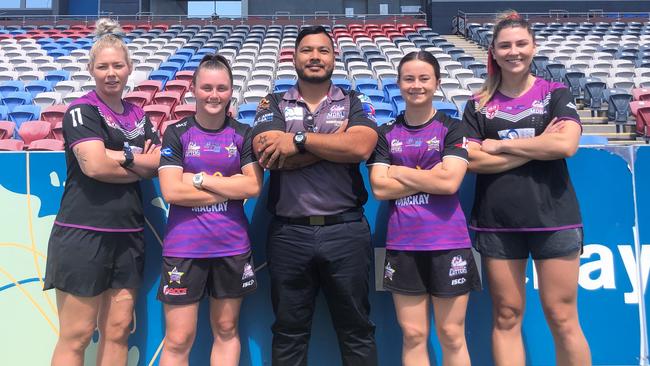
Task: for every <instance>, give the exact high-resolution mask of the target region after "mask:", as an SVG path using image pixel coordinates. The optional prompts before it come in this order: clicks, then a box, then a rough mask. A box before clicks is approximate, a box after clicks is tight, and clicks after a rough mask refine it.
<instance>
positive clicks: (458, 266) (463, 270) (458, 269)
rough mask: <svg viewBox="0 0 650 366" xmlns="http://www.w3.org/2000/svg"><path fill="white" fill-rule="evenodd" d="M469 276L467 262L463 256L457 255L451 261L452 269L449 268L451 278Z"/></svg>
mask: <svg viewBox="0 0 650 366" xmlns="http://www.w3.org/2000/svg"><path fill="white" fill-rule="evenodd" d="M462 274H467V261H466V260H464V259H463V256H460V255H457V256H455V257H454V258H452V260H451V268H449V276H458V275H462Z"/></svg>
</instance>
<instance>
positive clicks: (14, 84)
mask: <svg viewBox="0 0 650 366" xmlns="http://www.w3.org/2000/svg"><path fill="white" fill-rule="evenodd" d="M24 90H25V85H24V84H23V82H22V81H20V80H9V81H3V82H2V83H0V96H5V95H7V94H9V93H15V92H21V91H24Z"/></svg>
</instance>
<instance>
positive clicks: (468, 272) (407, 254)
mask: <svg viewBox="0 0 650 366" xmlns="http://www.w3.org/2000/svg"><path fill="white" fill-rule="evenodd" d="M384 288H385V289H387V290H388V291H391V292H394V293H398V294H402V295H426V294H429V295H431V296H436V297H455V296H460V295H464V294H466V293H468V292H470V291H472V290H480V289H481V279H480V277H479V273H478V269H477V268H476V263H475V262H474V255H473V254H472V249H471V248H464V249H449V250H427V251H411V250H386V259H385V261H384Z"/></svg>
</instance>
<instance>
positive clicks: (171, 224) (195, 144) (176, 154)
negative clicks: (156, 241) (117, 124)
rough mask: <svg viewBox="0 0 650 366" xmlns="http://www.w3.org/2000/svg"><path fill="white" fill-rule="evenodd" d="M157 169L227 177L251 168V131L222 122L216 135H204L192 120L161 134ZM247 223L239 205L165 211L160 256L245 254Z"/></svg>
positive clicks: (231, 202) (172, 207)
mask: <svg viewBox="0 0 650 366" xmlns="http://www.w3.org/2000/svg"><path fill="white" fill-rule="evenodd" d="M160 155H161V157H160V169H165V168H168V169H174V168H180V169H183V172H185V173H187V172H189V173H199V172H203V173H205V174H210V175H219V176H224V177H229V176H232V175H235V174H241V172H242V167H244V166H245V165H248V164H252V163H255V160H254V159H253V154H252V149H251V141H250V126H247V125H244V124H241V123H239V122H237V121H235V120H233V119H230V118H227V119H226V123H225V124H224V126H223V127H222V128H221V129H219V130H206V129H203V128H202V127H201V126H200V125H199V124H198V123H196V120H195V119H194V118H193V117H189V118H186V119H184V120H182V121H181V122H179V123H176V124H174V125H171V126H169V127H168V128H167V130H166V131H165V136H164V138H163V147H162V149H161V152H160ZM247 229H248V220H247V219H246V216H245V214H244V204H243V201H242V200H228V201H225V202H222V203H217V204H214V205H208V206H197V207H185V206H178V205H170V208H169V218H168V219H167V235H166V236H165V241H164V243H163V256H166V257H181V258H211V257H225V256H232V255H237V254H242V253H246V252H248V251H249V250H250V241H249V239H248V234H247Z"/></svg>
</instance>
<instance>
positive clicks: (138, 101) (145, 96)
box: [124, 91, 153, 108]
mask: <svg viewBox="0 0 650 366" xmlns="http://www.w3.org/2000/svg"><path fill="white" fill-rule="evenodd" d="M152 98H153V94H151V93H149V92H146V91H132V92H130V93H127V94H126V95H125V96H124V100H126V101H127V102H129V103H133V104H135V105H137V106H138V107H140V108H142V107H144V106H145V105H147V104H149V103H151V99H152Z"/></svg>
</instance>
